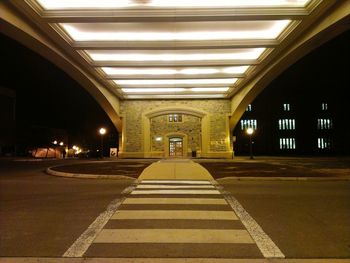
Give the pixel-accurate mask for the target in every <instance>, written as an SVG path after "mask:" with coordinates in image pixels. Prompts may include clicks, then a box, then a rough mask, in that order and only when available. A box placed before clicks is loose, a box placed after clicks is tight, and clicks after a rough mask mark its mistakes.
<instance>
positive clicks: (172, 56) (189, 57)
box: [86, 48, 266, 61]
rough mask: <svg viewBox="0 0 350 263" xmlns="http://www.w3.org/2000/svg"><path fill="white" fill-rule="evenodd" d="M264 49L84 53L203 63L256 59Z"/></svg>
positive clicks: (96, 58) (102, 58)
mask: <svg viewBox="0 0 350 263" xmlns="http://www.w3.org/2000/svg"><path fill="white" fill-rule="evenodd" d="M265 49H266V48H251V49H248V50H247V51H242V52H227V53H223V52H220V53H219V52H218V53H215V52H213V53H188V54H186V53H182V54H181V53H155V54H145V53H122V52H121V53H116V52H110V53H107V52H106V53H99V52H94V51H86V52H87V53H88V55H89V56H90V57H91V59H92V60H94V61H204V60H236V59H237V60H247V59H258V58H259V57H260V55H261V54H262V53H263V52H264V51H265Z"/></svg>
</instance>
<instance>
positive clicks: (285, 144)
mask: <svg viewBox="0 0 350 263" xmlns="http://www.w3.org/2000/svg"><path fill="white" fill-rule="evenodd" d="M295 148H296V147H295V138H280V149H281V150H294V149H295Z"/></svg>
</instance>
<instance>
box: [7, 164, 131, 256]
mask: <svg viewBox="0 0 350 263" xmlns="http://www.w3.org/2000/svg"><path fill="white" fill-rule="evenodd" d="M74 162H76V161H69V163H74ZM60 163H62V161H42V162H40V161H38V162H13V161H4V160H2V161H0V232H1V235H0V256H1V257H4V256H40V257H43V256H50V257H60V256H62V255H63V253H64V252H65V251H66V250H67V249H68V248H69V247H70V246H71V245H72V243H73V242H74V241H75V240H76V239H77V238H78V237H79V236H80V235H81V233H82V232H84V231H85V230H86V229H87V228H88V226H89V225H90V224H91V222H93V221H94V220H95V218H96V217H97V216H98V215H99V214H100V213H101V212H103V211H104V210H106V207H107V206H108V204H109V203H110V202H111V201H112V200H114V199H116V198H119V197H120V193H121V192H122V191H123V190H124V189H125V188H126V187H127V186H129V185H130V184H131V183H132V182H133V180H92V179H90V180H89V179H69V178H61V177H55V176H50V175H47V174H45V173H44V172H43V171H44V170H45V168H47V167H49V166H52V165H58V164H60ZM65 163H67V162H66V161H65Z"/></svg>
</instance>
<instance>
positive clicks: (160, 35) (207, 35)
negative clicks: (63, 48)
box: [61, 20, 290, 41]
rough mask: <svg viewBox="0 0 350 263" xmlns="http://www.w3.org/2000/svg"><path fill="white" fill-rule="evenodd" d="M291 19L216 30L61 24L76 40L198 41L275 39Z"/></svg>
mask: <svg viewBox="0 0 350 263" xmlns="http://www.w3.org/2000/svg"><path fill="white" fill-rule="evenodd" d="M289 23H290V20H276V21H274V23H273V26H271V27H270V28H268V29H264V30H230V31H228V30H219V29H218V30H215V31H205V30H197V31H192V32H191V31H188V32H181V31H178V32H176V31H175V32H152V31H149V32H147V31H144V32H128V31H124V32H120V31H119V32H116V31H113V30H111V29H110V30H108V31H107V29H103V28H101V31H99V32H96V31H92V30H90V31H87V30H84V31H83V30H81V29H79V28H78V27H77V26H75V25H74V24H61V26H62V27H63V28H64V30H65V31H66V32H67V33H68V34H69V35H70V37H71V38H72V39H73V40H75V41H196V40H234V39H275V38H277V37H278V36H279V34H280V33H281V32H282V31H283V30H284V29H285V28H286V27H287V26H288V24H289Z"/></svg>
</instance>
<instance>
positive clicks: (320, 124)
mask: <svg viewBox="0 0 350 263" xmlns="http://www.w3.org/2000/svg"><path fill="white" fill-rule="evenodd" d="M332 128H333V122H332V120H331V119H317V129H319V130H330V129H332Z"/></svg>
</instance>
